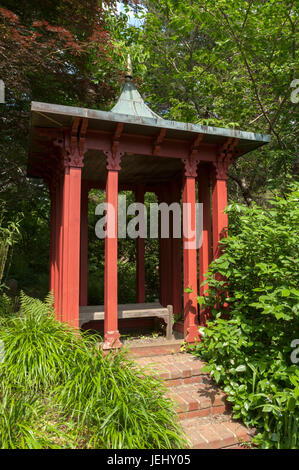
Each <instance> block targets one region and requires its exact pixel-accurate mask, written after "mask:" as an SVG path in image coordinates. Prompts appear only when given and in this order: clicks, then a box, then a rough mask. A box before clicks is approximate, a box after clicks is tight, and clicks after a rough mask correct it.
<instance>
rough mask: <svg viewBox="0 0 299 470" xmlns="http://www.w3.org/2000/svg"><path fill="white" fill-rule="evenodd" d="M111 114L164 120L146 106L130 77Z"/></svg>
mask: <svg viewBox="0 0 299 470" xmlns="http://www.w3.org/2000/svg"><path fill="white" fill-rule="evenodd" d="M111 112H112V113H116V114H127V115H128V116H135V117H147V118H154V119H162V118H160V116H158V114H156V113H154V111H152V110H151V109H150V108H149V107H148V106H147V105H146V104H145V102H144V101H143V99H142V97H141V95H140V93H139V92H138V90H137V89H136V87H135V85H134V83H133V82H132V80H131V77H130V76H127V78H126V83H125V84H124V87H123V89H122V92H121V95H120V97H119V98H118V101H117V103H116V105H115V106H114V107H113V108H112V109H111Z"/></svg>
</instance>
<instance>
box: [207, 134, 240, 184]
mask: <svg viewBox="0 0 299 470" xmlns="http://www.w3.org/2000/svg"><path fill="white" fill-rule="evenodd" d="M238 140H239V139H234V138H229V139H227V141H226V142H225V143H224V144H223V145H222V146H221V147H220V149H219V151H218V154H217V156H216V160H215V161H214V162H213V165H214V167H215V176H216V179H218V180H227V178H228V175H227V171H228V167H229V165H230V164H231V162H232V161H233V159H234V155H235V152H236V151H235V147H236V145H237V143H238Z"/></svg>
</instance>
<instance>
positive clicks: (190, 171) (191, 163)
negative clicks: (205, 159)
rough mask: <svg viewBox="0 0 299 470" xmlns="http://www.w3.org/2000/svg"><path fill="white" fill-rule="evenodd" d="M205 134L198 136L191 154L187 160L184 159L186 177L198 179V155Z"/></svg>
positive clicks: (192, 146)
mask: <svg viewBox="0 0 299 470" xmlns="http://www.w3.org/2000/svg"><path fill="white" fill-rule="evenodd" d="M202 138H203V134H198V136H197V137H196V139H195V140H194V142H193V143H192V145H191V147H190V152H189V155H188V157H187V158H182V162H183V163H184V165H185V176H192V177H194V178H196V176H197V166H198V164H199V162H200V158H199V155H198V150H199V144H200V142H201V141H202Z"/></svg>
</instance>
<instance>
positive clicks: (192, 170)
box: [182, 157, 199, 178]
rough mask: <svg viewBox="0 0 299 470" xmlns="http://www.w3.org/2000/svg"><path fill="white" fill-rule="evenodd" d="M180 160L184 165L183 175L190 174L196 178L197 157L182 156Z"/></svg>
mask: <svg viewBox="0 0 299 470" xmlns="http://www.w3.org/2000/svg"><path fill="white" fill-rule="evenodd" d="M182 162H183V163H184V165H185V176H192V177H193V178H196V176H197V165H198V164H199V158H195V159H191V158H190V157H188V158H182Z"/></svg>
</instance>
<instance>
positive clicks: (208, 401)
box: [167, 379, 230, 419]
mask: <svg viewBox="0 0 299 470" xmlns="http://www.w3.org/2000/svg"><path fill="white" fill-rule="evenodd" d="M167 396H168V397H169V398H170V399H172V400H173V401H174V402H175V409H176V412H177V414H178V416H179V418H180V419H186V418H194V417H202V416H213V415H217V414H223V413H229V411H230V407H229V404H228V403H227V402H226V397H225V394H224V393H223V392H222V391H221V390H220V389H219V388H218V387H217V386H215V385H214V383H213V382H212V381H211V380H210V379H204V382H202V383H191V384H185V385H179V386H177V387H173V388H170V389H169V390H168V393H167Z"/></svg>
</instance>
